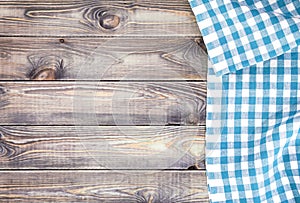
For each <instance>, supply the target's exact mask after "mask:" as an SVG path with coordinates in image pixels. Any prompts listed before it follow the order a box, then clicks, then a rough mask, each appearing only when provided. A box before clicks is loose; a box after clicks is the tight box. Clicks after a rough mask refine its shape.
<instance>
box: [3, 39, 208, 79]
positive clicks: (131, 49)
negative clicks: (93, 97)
mask: <svg viewBox="0 0 300 203" xmlns="http://www.w3.org/2000/svg"><path fill="white" fill-rule="evenodd" d="M204 47H205V46H204V43H203V41H202V38H198V37H194V38H186V37H169V38H165V37H164V38H159V37H154V38H145V37H144V38H142V37H139V38H108V39H104V38H96V39H95V38H65V39H62V38H40V37H39V38H31V37H26V38H24V37H10V38H8V37H3V38H0V80H123V81H124V80H131V81H132V80H205V79H206V69H207V54H206V53H205V51H204V50H203V48H204Z"/></svg>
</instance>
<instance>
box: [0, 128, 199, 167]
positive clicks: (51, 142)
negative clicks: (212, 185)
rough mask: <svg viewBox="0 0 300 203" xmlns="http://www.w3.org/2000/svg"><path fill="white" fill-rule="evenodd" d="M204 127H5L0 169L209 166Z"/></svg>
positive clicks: (0, 145)
mask: <svg viewBox="0 0 300 203" xmlns="http://www.w3.org/2000/svg"><path fill="white" fill-rule="evenodd" d="M204 131H205V129H204V127H192V126H187V127H184V126H165V127H161V126H150V127H145V126H143V127H142V126H140V127H138V126H136V127H135V126H81V127H79V126H76V127H75V126H49V127H48V126H0V135H1V137H0V163H1V166H0V169H70V168H71V169H105V168H106V169H149V170H151V169H187V168H189V167H190V166H193V165H196V166H197V168H199V169H204V168H205V166H204V142H205V141H204Z"/></svg>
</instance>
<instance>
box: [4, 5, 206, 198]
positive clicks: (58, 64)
mask: <svg viewBox="0 0 300 203" xmlns="http://www.w3.org/2000/svg"><path fill="white" fill-rule="evenodd" d="M206 69H207V54H206V48H205V45H204V43H203V40H202V38H201V34H200V32H199V29H198V27H197V23H196V21H195V17H194V15H193V13H192V11H191V9H190V6H189V3H188V1H187V0H165V1H160V0H151V1H150V0H126V1H119V0H85V1H79V0H18V1H17V0H13V1H9V0H0V170H1V171H0V173H1V175H0V202H30V203H33V202H111V203H118V202H120V203H136V202H140V203H146V202H147V203H175V202H176V203H177V202H182V203H183V202H184V203H190V202H197V203H198V202H208V193H207V184H206V175H205V163H204V157H205V154H204V146H205V137H204V134H205V126H204V125H205V109H206ZM108 169H109V170H108ZM164 169H168V170H164ZM187 169H189V170H187Z"/></svg>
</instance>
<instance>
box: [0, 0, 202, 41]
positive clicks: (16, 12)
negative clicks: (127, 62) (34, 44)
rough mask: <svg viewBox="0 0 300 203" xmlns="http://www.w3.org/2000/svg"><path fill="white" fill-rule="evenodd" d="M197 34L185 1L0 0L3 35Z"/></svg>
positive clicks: (195, 25) (197, 31)
mask: <svg viewBox="0 0 300 203" xmlns="http://www.w3.org/2000/svg"><path fill="white" fill-rule="evenodd" d="M126 33H127V35H135V36H136V35H141V36H147V35H148V36H157V35H159V36H161V35H163V36H166V35H169V36H187V35H190V36H199V35H200V32H199V29H198V27H197V23H196V21H195V17H194V16H193V14H192V12H191V9H190V7H189V4H188V1H187V0H165V1H159V0H151V1H149V0H146V1H139V0H127V1H119V0H106V1H103V0H85V1H81V0H47V1H45V0H20V1H17V0H15V1H5V0H1V1H0V35H2V36H8V35H9V36H25V35H26V36H57V35H61V36H112V35H124V34H126Z"/></svg>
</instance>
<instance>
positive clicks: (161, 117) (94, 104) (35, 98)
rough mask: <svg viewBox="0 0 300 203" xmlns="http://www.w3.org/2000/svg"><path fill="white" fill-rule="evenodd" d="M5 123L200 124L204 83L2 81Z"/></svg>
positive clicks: (1, 117) (0, 119)
mask: <svg viewBox="0 0 300 203" xmlns="http://www.w3.org/2000/svg"><path fill="white" fill-rule="evenodd" d="M0 93H1V94H0V110H1V114H0V124H1V125H133V126H135V125H199V124H204V123H205V121H204V120H205V106H206V105H205V100H206V86H205V83H204V82H175V83H174V82H129V83H128V82H99V83H96V82H37V81H35V82H25V83H24V82H2V83H0Z"/></svg>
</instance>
